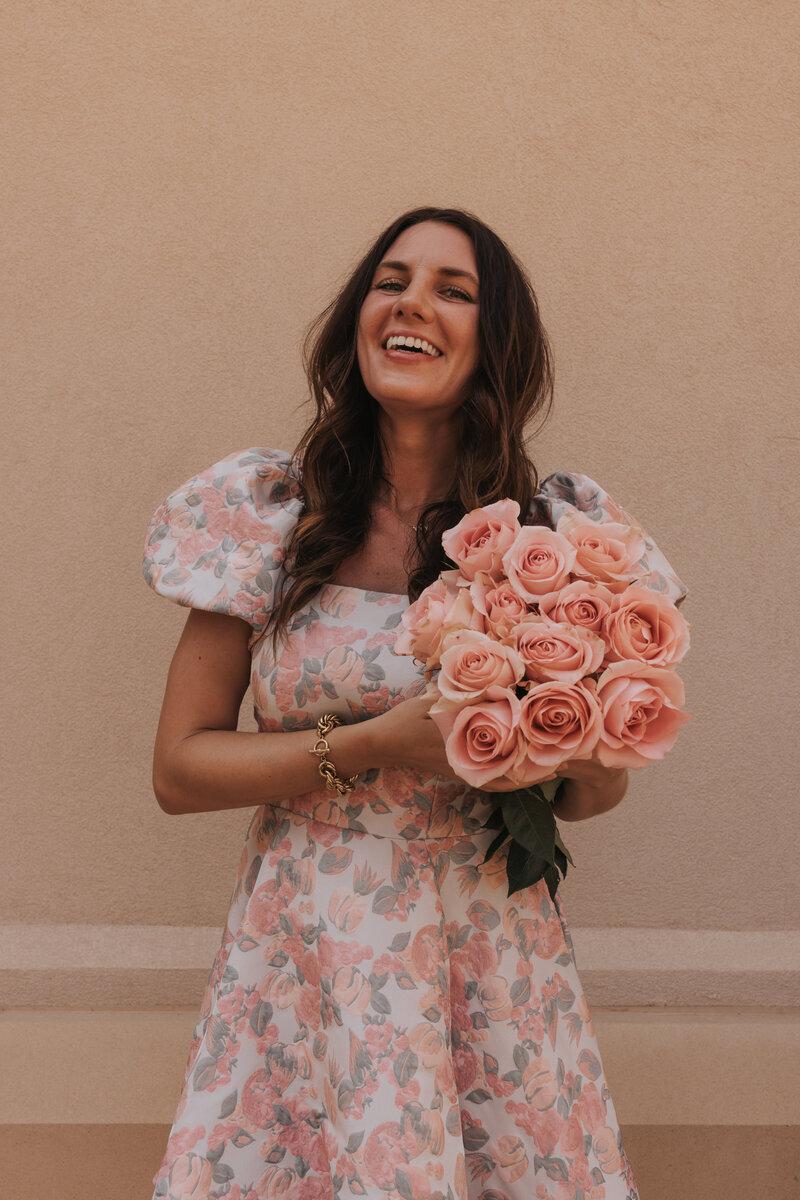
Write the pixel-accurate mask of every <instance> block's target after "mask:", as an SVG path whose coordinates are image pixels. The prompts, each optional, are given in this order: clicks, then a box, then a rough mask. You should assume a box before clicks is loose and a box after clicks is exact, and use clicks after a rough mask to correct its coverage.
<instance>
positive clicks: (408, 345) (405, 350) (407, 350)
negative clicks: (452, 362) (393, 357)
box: [383, 334, 442, 358]
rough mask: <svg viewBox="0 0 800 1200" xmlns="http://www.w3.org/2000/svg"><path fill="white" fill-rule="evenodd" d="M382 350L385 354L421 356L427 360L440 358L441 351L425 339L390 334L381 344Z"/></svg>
mask: <svg viewBox="0 0 800 1200" xmlns="http://www.w3.org/2000/svg"><path fill="white" fill-rule="evenodd" d="M383 349H384V350H385V351H387V352H391V351H394V352H395V353H398V354H402V355H403V356H406V355H408V356H410V355H414V354H416V355H422V356H427V357H428V358H440V357H441V354H442V352H441V350H440V349H439V348H438V346H434V345H433V343H432V342H429V341H427V340H426V339H425V338H418V337H410V336H407V335H403V334H392V335H391V337H388V338H387V339H386V341H385V342H384V343H383Z"/></svg>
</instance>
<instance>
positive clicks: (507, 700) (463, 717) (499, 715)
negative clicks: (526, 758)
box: [430, 688, 520, 788]
mask: <svg viewBox="0 0 800 1200" xmlns="http://www.w3.org/2000/svg"><path fill="white" fill-rule="evenodd" d="M519 714H520V702H519V700H518V699H517V697H516V695H515V694H514V692H512V691H511V690H509V689H507V688H490V689H489V691H488V692H487V694H486V696H485V698H484V699H483V700H481V701H480V702H479V703H478V704H470V705H467V706H466V707H465V708H454V707H453V706H452V705H450V704H448V702H447V701H443V700H439V701H437V702H436V704H434V705H433V707H432V708H431V709H430V715H431V717H432V718H433V720H434V721H435V722H436V725H437V727H438V729H439V731H440V733H441V734H442V737H443V738H444V739H445V750H446V752H447V760H448V762H449V763H450V765H451V767H452V768H453V770H454V771H455V772H456V774H457V775H459V776H460V778H461V779H463V780H465V782H466V783H469V784H470V785H471V786H472V787H477V788H479V787H482V785H483V784H484V783H488V782H489V780H493V779H498V778H500V777H501V776H503V775H504V774H505V772H506V771H507V770H508V769H509V768H510V767H512V766H513V764H514V762H515V760H516V758H517V756H518V754H519V750H518V746H517V725H518V724H519Z"/></svg>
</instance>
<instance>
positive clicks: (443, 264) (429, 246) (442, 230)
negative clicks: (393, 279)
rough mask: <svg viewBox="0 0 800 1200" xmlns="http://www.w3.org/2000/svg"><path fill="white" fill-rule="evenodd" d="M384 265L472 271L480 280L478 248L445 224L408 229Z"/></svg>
mask: <svg viewBox="0 0 800 1200" xmlns="http://www.w3.org/2000/svg"><path fill="white" fill-rule="evenodd" d="M382 261H383V262H391V263H395V264H396V263H398V262H402V263H403V264H404V265H408V266H417V265H424V266H426V267H431V268H433V269H435V270H437V271H438V270H444V272H445V273H447V272H448V271H449V270H459V271H468V272H470V273H471V274H472V275H473V276H475V278H476V279H477V275H478V267H477V263H476V261H475V248H474V247H473V245H472V241H471V239H470V237H469V236H468V235H467V234H466V233H464V231H463V229H458V228H457V227H456V226H455V225H445V224H444V222H442V221H421V222H420V223H419V224H418V225H411V226H409V228H408V229H404V230H403V232H402V233H401V234H399V235H398V236H397V237H396V238H395V240H394V241H393V242H392V244H391V246H390V247H389V248H388V250H387V251H386V253H385V254H384V256H383V260H382Z"/></svg>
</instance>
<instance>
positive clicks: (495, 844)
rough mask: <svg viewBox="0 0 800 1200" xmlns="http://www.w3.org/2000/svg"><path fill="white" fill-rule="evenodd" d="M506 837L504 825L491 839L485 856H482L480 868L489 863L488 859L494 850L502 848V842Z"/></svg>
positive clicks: (506, 831)
mask: <svg viewBox="0 0 800 1200" xmlns="http://www.w3.org/2000/svg"><path fill="white" fill-rule="evenodd" d="M507 837H508V830H507V829H506V827H505V825H504V826H503V828H502V829H501V830H500V832H499V833H498V835H497V837H496V838H493V839H492V843H491V845H490V846H489V849H488V850H487V851H486V854H485V856H484V859H483V863H481V866H483V865H484V863H487V862H488V861H489V859H490V858H491V857H492V855H493V854H494V852H495V851H496V850H499V849H500V847H501V846H502V844H503V842H504V841H505V840H506V838H507Z"/></svg>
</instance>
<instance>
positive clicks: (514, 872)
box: [506, 842, 547, 896]
mask: <svg viewBox="0 0 800 1200" xmlns="http://www.w3.org/2000/svg"><path fill="white" fill-rule="evenodd" d="M506 870H507V871H508V895H509V896H511V895H512V894H513V893H514V892H519V891H521V890H522V889H523V888H526V887H531V886H532V884H534V883H538V882H539V880H540V879H541V878H542V876H543V875H544V873H545V871H546V870H547V862H546V861H545V859H543V858H539V857H538V855H536V854H530V853H529V852H528V851H527V850H526V849H525V847H524V846H522V845H520V843H519V842H512V843H511V848H510V849H509V851H508V862H507V863H506Z"/></svg>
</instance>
